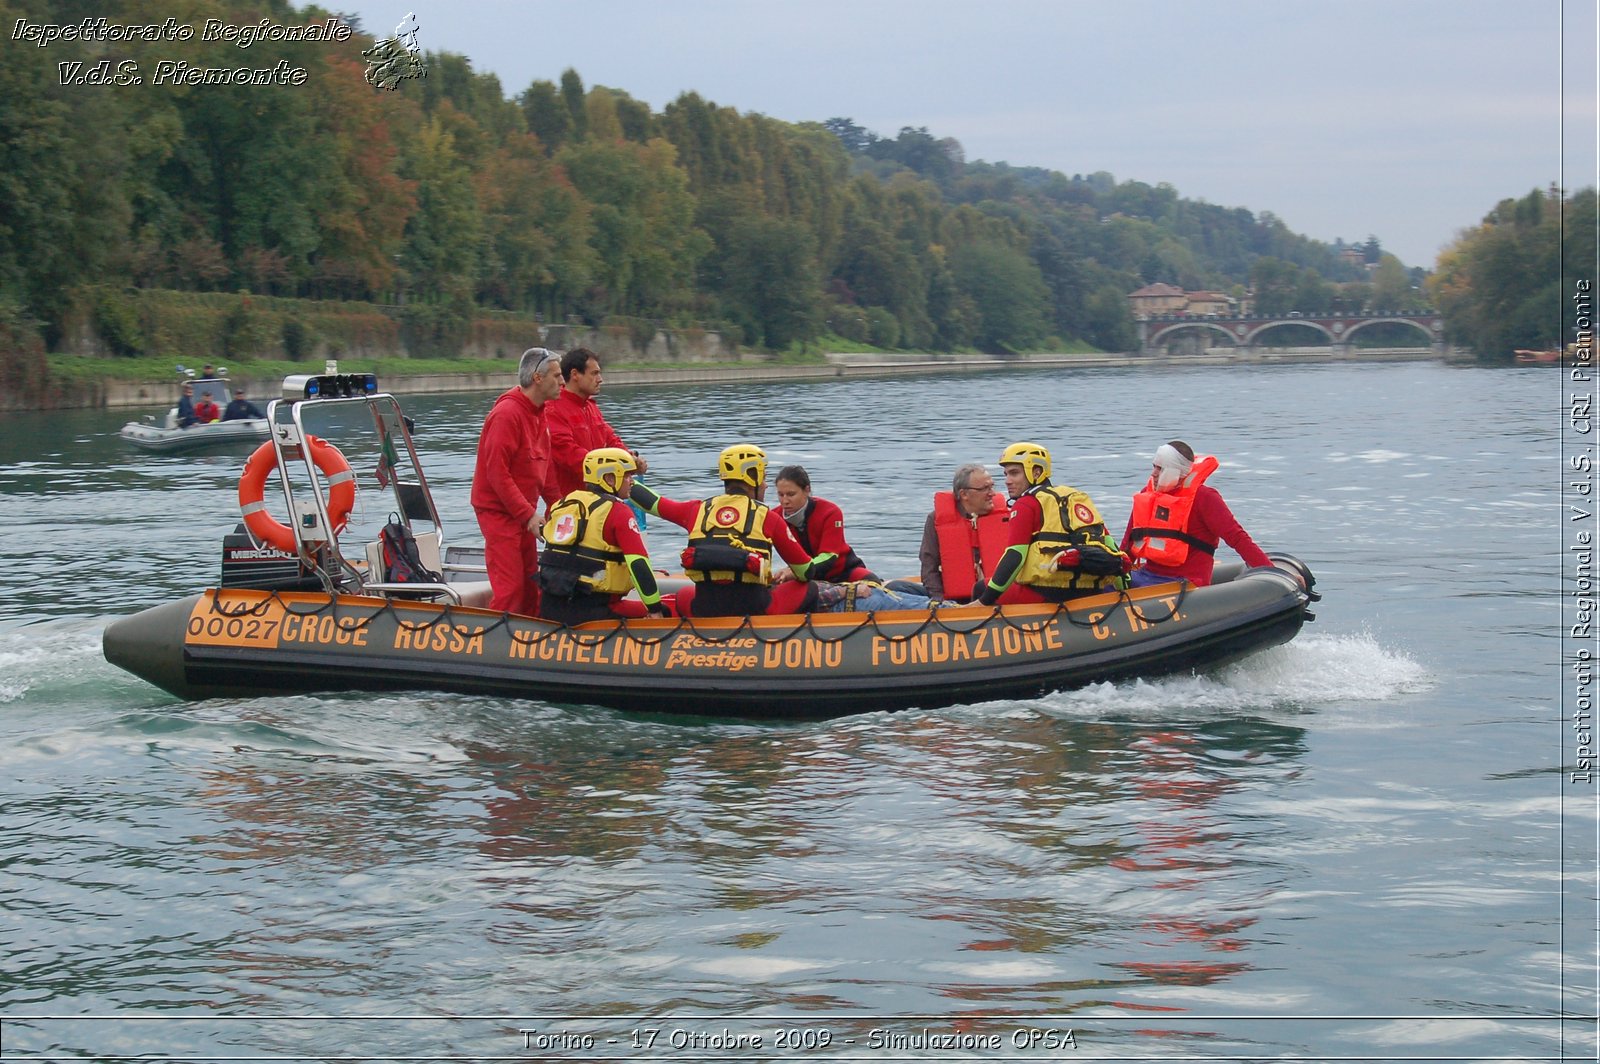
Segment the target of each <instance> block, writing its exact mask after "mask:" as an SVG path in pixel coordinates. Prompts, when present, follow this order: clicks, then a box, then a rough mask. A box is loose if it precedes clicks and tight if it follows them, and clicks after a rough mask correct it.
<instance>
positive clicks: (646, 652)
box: [104, 378, 1318, 718]
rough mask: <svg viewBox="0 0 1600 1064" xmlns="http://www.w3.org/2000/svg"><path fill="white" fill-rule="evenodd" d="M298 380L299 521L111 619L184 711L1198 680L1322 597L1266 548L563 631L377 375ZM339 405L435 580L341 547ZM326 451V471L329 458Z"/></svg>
mask: <svg viewBox="0 0 1600 1064" xmlns="http://www.w3.org/2000/svg"><path fill="white" fill-rule="evenodd" d="M311 380H312V383H306V379H303V378H291V382H298V383H294V384H292V385H290V386H289V390H290V391H291V392H292V393H294V394H295V395H296V396H297V398H296V399H295V400H294V401H293V402H284V401H275V402H274V403H273V404H271V405H270V406H269V408H268V419H269V420H270V421H272V423H273V426H274V437H273V440H272V441H271V443H270V444H268V445H263V449H265V448H266V447H269V446H270V447H271V448H272V452H273V454H274V456H275V458H276V470H277V473H278V477H279V480H280V483H281V484H282V486H283V488H284V493H285V502H286V503H287V505H288V506H289V510H290V513H291V514H293V515H294V519H293V520H292V521H291V522H290V523H289V524H287V525H279V526H276V527H272V525H275V524H276V523H275V522H272V524H269V525H263V523H262V522H261V521H260V520H258V521H257V522H256V523H255V524H253V525H252V526H251V527H250V528H249V530H248V531H241V532H239V533H236V534H235V535H234V536H232V537H229V540H230V543H229V545H228V546H227V547H226V548H225V549H226V550H229V551H232V553H231V554H225V564H224V579H223V581H222V582H221V583H220V584H219V586H217V587H214V588H211V589H208V590H206V591H204V592H202V593H200V594H195V595H191V596H189V597H187V598H183V599H180V600H178V601H176V602H170V603H167V604H165V605H160V606H155V607H153V608H151V609H147V610H145V611H143V612H141V613H138V614H134V615H133V616H129V617H124V618H121V619H118V620H117V621H115V622H113V623H112V624H111V625H109V626H108V627H107V628H106V631H105V635H104V650H105V655H106V658H107V659H108V660H109V661H111V662H112V663H113V664H115V665H118V666H119V667H121V668H123V669H126V670H128V671H129V672H132V673H134V674H135V675H138V676H140V677H142V678H144V679H146V680H148V681H149V682H150V683H152V684H155V685H156V686H158V687H160V688H162V689H164V690H166V691H169V692H171V693H172V694H174V695H177V696H178V697H180V698H186V699H202V698H209V697H218V696H228V697H237V696H252V695H263V694H273V693H284V692H314V691H337V690H370V691H409V690H438V691H455V692H464V693H473V694H484V695H494V696H499V697H508V698H529V699H539V700H541V701H546V702H556V703H575V704H590V705H600V706H607V707H611V708H615V709H620V710H627V711H635V712H647V713H672V714H694V715H702V716H735V717H745V718H818V717H829V716H838V715H844V714H850V713H860V712H867V711H876V710H894V709H905V708H910V707H919V706H920V707H936V706H944V705H953V704H962V703H974V702H984V701H990V700H995V699H1018V698H1030V697H1035V696H1038V695H1042V694H1044V693H1046V692H1048V691H1051V690H1057V689H1063V688H1070V687H1077V686H1082V685H1085V684H1090V683H1096V682H1101V681H1106V680H1119V679H1127V678H1131V677H1139V676H1156V675H1162V674H1168V673H1173V672H1182V671H1187V670H1204V669H1212V668H1216V667H1218V666H1221V665H1223V664H1226V663H1228V662H1231V661H1234V660H1237V659H1238V658H1240V657H1242V656H1244V655H1247V654H1250V653H1253V652H1256V651H1259V650H1261V649H1263V648H1266V647H1270V646H1274V645H1276V644H1280V643H1284V642H1286V641H1288V640H1290V639H1292V638H1293V637H1294V636H1295V634H1296V633H1297V632H1298V631H1299V630H1300V628H1301V626H1302V625H1303V624H1304V623H1305V622H1306V621H1307V620H1308V619H1310V617H1311V613H1310V612H1309V605H1310V603H1311V602H1312V601H1313V600H1315V599H1316V598H1317V597H1318V596H1317V593H1316V591H1315V590H1314V584H1315V581H1314V577H1313V576H1312V574H1311V571H1310V570H1309V568H1307V567H1306V566H1305V565H1304V564H1303V563H1301V562H1300V561H1299V560H1297V559H1295V558H1294V557H1292V556H1289V555H1275V556H1274V557H1273V561H1274V565H1273V566H1272V567H1270V568H1259V569H1250V570H1245V569H1243V568H1242V566H1239V565H1233V566H1226V565H1219V566H1218V572H1217V578H1216V582H1215V583H1213V584H1211V585H1210V586H1207V587H1203V588H1197V587H1193V586H1191V585H1186V584H1167V585H1157V586H1154V587H1149V588H1140V589H1136V590H1132V591H1125V592H1112V593H1106V594H1103V595H1098V596H1093V597H1089V598H1082V599H1076V600H1074V601H1072V602H1070V603H1066V604H1062V605H1059V606H1057V605H1019V606H1004V607H986V606H954V607H945V608H942V609H931V610H914V611H913V610H895V611H880V612H877V613H827V614H808V615H785V616H763V617H738V618H722V619H705V618H689V617H669V618H664V619H655V618H640V619H636V620H627V621H600V622H593V623H590V624H586V625H581V626H578V627H564V626H561V625H558V624H555V623H553V622H550V621H545V620H542V619H539V618H533V617H525V616H517V615H510V614H505V613H500V612H496V611H491V610H489V609H487V608H486V606H487V603H488V600H489V589H488V583H487V581H486V579H485V573H486V569H485V567H484V565H483V558H482V551H481V548H477V547H472V546H460V545H455V544H447V543H446V542H445V541H444V535H443V529H442V528H441V527H440V525H439V520H438V513H437V510H436V509H435V508H434V505H433V501H432V497H431V495H430V494H429V492H428V489H427V482H426V479H425V478H424V477H423V475H422V470H421V463H420V461H419V460H418V458H417V455H416V452H415V449H414V447H413V445H412V442H411V438H410V435H409V432H408V430H407V428H406V425H405V422H404V419H403V417H402V415H401V413H400V409H399V404H398V402H397V401H396V400H395V399H394V398H393V397H392V396H390V395H386V394H378V393H376V390H375V389H376V382H375V381H374V380H371V379H370V378H367V379H366V380H365V381H359V380H355V379H333V380H328V379H320V380H319V379H311ZM312 390H314V392H315V395H314V396H313V397H309V398H308V397H307V396H306V395H305V394H304V393H305V392H307V391H312ZM330 392H333V393H336V394H335V395H334V396H332V397H329V393H330ZM353 402H361V403H366V404H367V405H368V406H369V407H370V408H371V410H372V412H373V420H374V424H375V426H376V429H377V436H378V443H377V448H378V451H379V454H380V456H381V457H380V459H379V462H380V465H379V467H378V468H379V471H380V473H381V475H380V476H379V477H378V479H379V481H380V482H382V483H383V484H385V486H386V487H388V488H389V489H391V490H393V491H394V492H395V499H396V511H395V513H396V515H397V516H398V517H399V518H400V519H401V520H402V521H404V522H405V523H406V524H407V525H408V526H409V525H410V523H411V522H412V521H415V522H416V525H417V527H416V530H415V532H414V535H415V539H416V542H417V545H418V548H419V554H420V556H421V559H422V561H423V564H424V566H425V567H426V568H428V569H431V570H434V571H435V573H436V575H437V576H438V578H439V579H438V580H437V582H429V583H415V582H408V583H391V582H387V581H385V580H384V579H383V577H384V575H385V574H384V566H383V557H382V546H381V543H377V542H367V543H365V544H364V546H363V549H362V551H361V556H358V557H346V556H345V555H344V553H343V551H341V548H340V546H339V536H338V534H337V532H338V529H337V524H338V522H337V521H335V520H333V519H331V518H330V514H329V509H328V504H327V502H326V501H325V500H326V499H328V498H334V499H338V498H339V496H338V494H337V485H327V484H326V483H325V481H326V480H327V479H329V478H328V477H327V476H326V474H327V469H325V468H319V462H318V461H316V460H314V458H313V446H312V443H313V441H315V437H311V436H310V435H309V433H307V432H306V431H305V428H304V424H303V417H304V415H305V414H306V413H307V412H308V411H311V410H313V409H314V408H316V407H318V406H320V405H329V404H340V403H353ZM280 414H287V417H284V416H280ZM318 454H319V456H320V457H321V458H322V461H321V462H320V465H321V466H328V465H329V462H328V461H327V459H326V452H325V451H321V450H319V451H318ZM358 467H359V466H358ZM291 474H294V475H295V476H297V477H298V478H299V479H300V480H302V481H305V482H307V483H309V484H310V485H312V486H313V488H314V490H312V491H310V493H309V494H310V501H309V502H307V501H306V500H304V499H299V498H297V497H296V493H295V491H294V490H293V487H292V481H291ZM242 490H243V489H242V488H241V491H242ZM363 490H365V489H363ZM338 509H341V510H345V509H347V507H345V506H343V505H342V504H341V505H340V506H339V507H338ZM425 525H426V526H427V527H424V526H425ZM279 529H281V532H280V531H279ZM329 529H333V530H334V531H333V533H332V534H330V532H329V531H328V530H329ZM263 531H266V532H268V533H269V537H270V538H271V539H277V540H279V542H277V543H276V544H275V543H272V542H269V541H268V539H266V538H263V537H262V535H261V533H262V532H263ZM286 548H292V549H286ZM230 563H231V565H232V569H231V570H230V569H229V565H230Z"/></svg>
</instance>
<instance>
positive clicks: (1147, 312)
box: [1128, 281, 1250, 321]
mask: <svg viewBox="0 0 1600 1064" xmlns="http://www.w3.org/2000/svg"><path fill="white" fill-rule="evenodd" d="M1128 308H1129V310H1131V311H1132V313H1133V317H1134V320H1136V321H1142V320H1144V319H1147V318H1171V317H1187V318H1208V317H1217V318H1231V317H1236V316H1238V315H1239V314H1241V313H1245V314H1248V313H1249V311H1250V304H1249V301H1248V300H1245V301H1243V302H1241V301H1240V300H1238V299H1235V298H1234V297H1233V296H1230V295H1228V294H1226V293H1224V292H1185V291H1184V290H1183V289H1181V288H1179V287H1177V286H1176V285H1170V284H1166V283H1164V282H1161V281H1157V282H1156V283H1155V284H1147V285H1145V286H1144V287H1143V288H1141V289H1139V290H1138V291H1137V292H1129V293H1128Z"/></svg>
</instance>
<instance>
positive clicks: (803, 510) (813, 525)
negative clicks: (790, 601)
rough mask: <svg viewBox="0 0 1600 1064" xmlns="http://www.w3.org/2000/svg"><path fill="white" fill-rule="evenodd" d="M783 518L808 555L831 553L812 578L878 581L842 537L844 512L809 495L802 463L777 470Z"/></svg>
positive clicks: (808, 475)
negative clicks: (825, 565)
mask: <svg viewBox="0 0 1600 1064" xmlns="http://www.w3.org/2000/svg"><path fill="white" fill-rule="evenodd" d="M772 483H773V487H774V488H776V489H777V492H778V505H779V507H781V508H782V510H783V519H784V520H785V521H787V522H789V527H790V528H792V529H794V538H795V539H797V540H799V541H800V545H801V546H802V547H804V548H805V549H806V552H807V553H808V554H811V555H816V554H821V553H827V554H832V555H834V556H835V557H834V561H833V564H831V565H829V566H828V568H827V570H826V571H818V570H817V569H816V568H815V567H813V568H812V570H811V578H812V579H813V580H838V581H846V582H848V581H856V580H869V581H877V579H878V576H877V574H876V573H874V572H873V571H872V570H871V569H868V568H867V565H866V563H865V562H863V561H862V560H861V556H860V555H859V554H857V553H856V552H855V551H854V550H853V549H852V548H851V546H850V544H848V543H846V542H845V539H844V513H843V511H841V510H840V509H839V507H838V506H837V505H835V504H834V503H831V502H829V501H828V500H827V499H823V498H819V497H818V496H815V495H813V494H811V474H809V473H807V472H806V467H805V466H800V465H790V466H784V467H783V468H782V469H780V470H778V475H777V477H775V478H774V479H773V482H772Z"/></svg>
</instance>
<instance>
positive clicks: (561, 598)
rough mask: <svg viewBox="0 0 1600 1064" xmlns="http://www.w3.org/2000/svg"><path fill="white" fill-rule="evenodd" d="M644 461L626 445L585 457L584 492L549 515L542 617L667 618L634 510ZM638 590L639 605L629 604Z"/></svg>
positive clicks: (541, 583) (565, 500) (574, 494)
mask: <svg viewBox="0 0 1600 1064" xmlns="http://www.w3.org/2000/svg"><path fill="white" fill-rule="evenodd" d="M638 469H639V461H638V459H636V458H635V457H634V456H633V455H632V454H630V453H629V452H628V451H626V450H624V449H623V448H621V447H599V448H596V449H595V450H592V451H590V452H589V453H588V454H587V455H585V456H584V459H583V487H581V488H579V489H578V490H576V491H573V492H569V493H568V494H567V495H566V496H565V497H563V498H562V499H561V501H559V502H557V503H556V504H555V505H553V506H551V507H550V509H549V511H548V512H547V513H546V514H545V522H544V556H543V557H542V558H541V559H540V562H539V587H540V591H541V593H540V596H539V616H541V617H544V618H547V619H548V620H552V621H560V622H561V623H562V624H583V623H584V622H586V621H601V620H607V619H609V618H613V617H643V616H645V615H646V614H650V615H652V616H657V617H662V616H665V615H666V610H665V608H664V607H663V606H662V605H661V589H660V587H659V586H658V585H657V583H656V574H655V571H654V570H653V569H651V568H650V555H649V552H648V551H647V550H646V549H645V545H644V539H643V537H641V536H640V535H639V524H638V522H637V521H636V520H635V519H634V516H633V509H632V508H631V507H630V506H629V505H628V502H627V498H628V494H629V492H631V491H632V490H633V475H634V473H636V472H637V471H638ZM635 589H637V590H638V592H639V601H637V602H636V601H633V600H631V599H625V598H623V596H624V595H626V594H627V593H628V592H629V591H631V590H635Z"/></svg>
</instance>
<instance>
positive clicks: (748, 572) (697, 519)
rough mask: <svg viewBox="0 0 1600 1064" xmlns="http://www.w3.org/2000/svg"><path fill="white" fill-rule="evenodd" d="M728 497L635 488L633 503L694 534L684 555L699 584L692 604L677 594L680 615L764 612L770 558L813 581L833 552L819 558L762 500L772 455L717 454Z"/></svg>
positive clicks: (741, 449) (743, 449) (749, 450)
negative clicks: (685, 498)
mask: <svg viewBox="0 0 1600 1064" xmlns="http://www.w3.org/2000/svg"><path fill="white" fill-rule="evenodd" d="M717 476H718V477H719V478H720V479H721V480H722V493H721V494H719V495H714V496H712V497H711V498H709V499H705V500H702V501H700V502H679V501H676V500H673V499H664V498H662V497H661V496H660V495H657V494H656V493H655V492H654V491H651V490H650V489H649V488H647V487H645V486H644V485H643V484H635V485H634V486H633V496H632V498H633V501H634V502H636V503H638V504H639V505H640V506H642V507H644V508H645V509H646V510H648V511H649V512H650V513H652V514H655V515H656V516H658V517H661V518H663V519H665V520H667V521H671V522H672V523H673V524H675V525H678V526H679V527H681V528H685V529H688V531H689V545H688V547H687V548H685V549H684V552H683V569H684V575H685V576H687V577H688V578H689V579H690V580H692V581H694V589H693V590H694V594H693V595H692V596H691V605H690V607H689V608H688V609H687V610H685V609H684V608H683V601H684V598H685V592H681V591H680V592H679V593H678V605H679V610H678V612H679V613H689V614H690V615H692V616H695V617H739V616H746V615H754V614H761V613H766V612H767V608H768V607H769V606H770V605H771V604H772V583H773V574H772V556H773V553H774V552H776V553H777V555H778V557H779V558H781V559H782V560H783V561H785V562H787V563H788V564H789V567H790V569H791V570H792V571H793V572H794V575H795V577H796V579H799V580H807V579H809V578H810V574H811V570H812V567H813V566H820V567H826V565H827V564H828V563H829V562H831V561H833V560H834V555H832V554H819V555H817V556H816V557H815V558H813V557H812V556H811V555H810V554H808V553H807V552H806V549H805V548H804V547H802V546H801V545H800V542H799V540H797V539H795V537H794V532H793V531H792V530H790V528H789V523H788V522H787V521H785V520H784V519H783V515H782V513H780V512H779V511H777V510H774V509H772V508H770V507H768V506H767V505H766V504H765V503H763V502H762V501H761V500H762V497H763V496H764V495H765V494H766V487H767V452H765V451H763V450H762V449H761V448H760V447H757V446H756V445H755V444H753V443H736V444H734V445H733V446H731V447H727V448H725V449H724V450H723V452H722V453H721V454H720V455H718V456H717Z"/></svg>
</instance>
